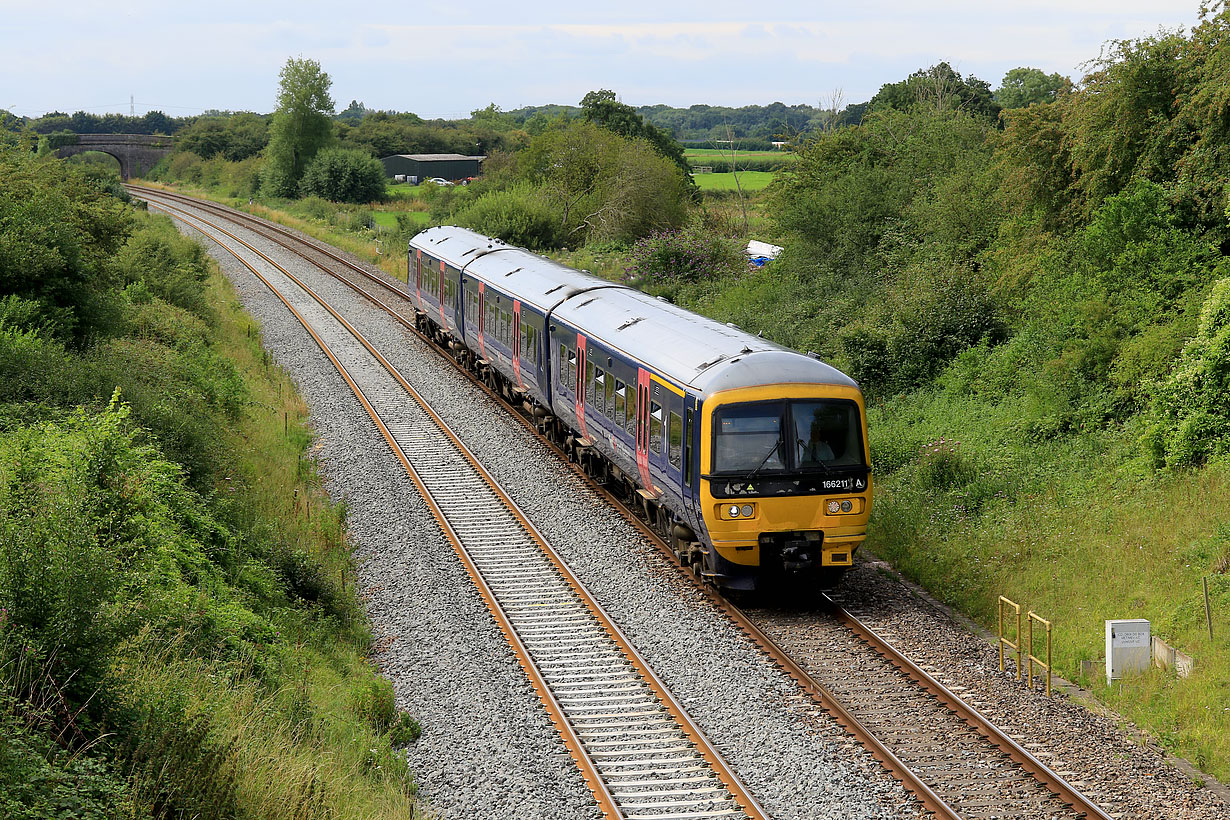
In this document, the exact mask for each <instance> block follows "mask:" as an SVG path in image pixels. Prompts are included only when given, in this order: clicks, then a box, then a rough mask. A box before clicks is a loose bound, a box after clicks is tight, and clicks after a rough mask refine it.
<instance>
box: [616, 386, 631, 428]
mask: <svg viewBox="0 0 1230 820" xmlns="http://www.w3.org/2000/svg"><path fill="white" fill-rule="evenodd" d="M626 392H627V391H626V390H625V389H624V383H623V382H622V381H620V380H619V379H616V380H615V423H616V424H618V425H619V426H620V427H623V426H624V420H625V419H626V418H627V415H626V412H625V411H626V410H627V406H628V399H627V396H626V395H625V394H626Z"/></svg>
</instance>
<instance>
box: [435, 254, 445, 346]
mask: <svg viewBox="0 0 1230 820" xmlns="http://www.w3.org/2000/svg"><path fill="white" fill-rule="evenodd" d="M447 284H448V274H447V273H445V271H444V260H443V259H441V260H440V292H439V293H438V294H436V295H437V296H438V297H439V298H440V329H441V330H448V317H447V316H445V315H444V293H445V286H446V285H447Z"/></svg>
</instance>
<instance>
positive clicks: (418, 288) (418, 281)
mask: <svg viewBox="0 0 1230 820" xmlns="http://www.w3.org/2000/svg"><path fill="white" fill-rule="evenodd" d="M422 285H423V249H422V248H415V249H414V301H416V302H418V303H419V307H422V306H423V291H422Z"/></svg>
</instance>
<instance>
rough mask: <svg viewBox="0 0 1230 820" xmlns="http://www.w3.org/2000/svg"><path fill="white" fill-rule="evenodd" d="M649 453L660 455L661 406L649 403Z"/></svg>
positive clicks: (652, 402)
mask: <svg viewBox="0 0 1230 820" xmlns="http://www.w3.org/2000/svg"><path fill="white" fill-rule="evenodd" d="M649 452H651V453H657V454H659V455H661V453H662V405H660V404H658V403H657V402H656V401H651V402H650V403H649Z"/></svg>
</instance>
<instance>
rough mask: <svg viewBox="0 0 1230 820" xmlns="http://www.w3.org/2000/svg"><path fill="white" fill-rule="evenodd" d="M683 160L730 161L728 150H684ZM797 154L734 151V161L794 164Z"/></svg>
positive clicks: (788, 152) (787, 152)
mask: <svg viewBox="0 0 1230 820" xmlns="http://www.w3.org/2000/svg"><path fill="white" fill-rule="evenodd" d="M683 156H684V159H687V160H693V159H726V160H728V159H730V149H728V148H685V149H684V151H683ZM798 156H799V155H798V154H795V153H792V152H790V151H736V152H735V159H738V160H745V159H779V160H782V161H783V162H794V161H795V160H796V159H798Z"/></svg>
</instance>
